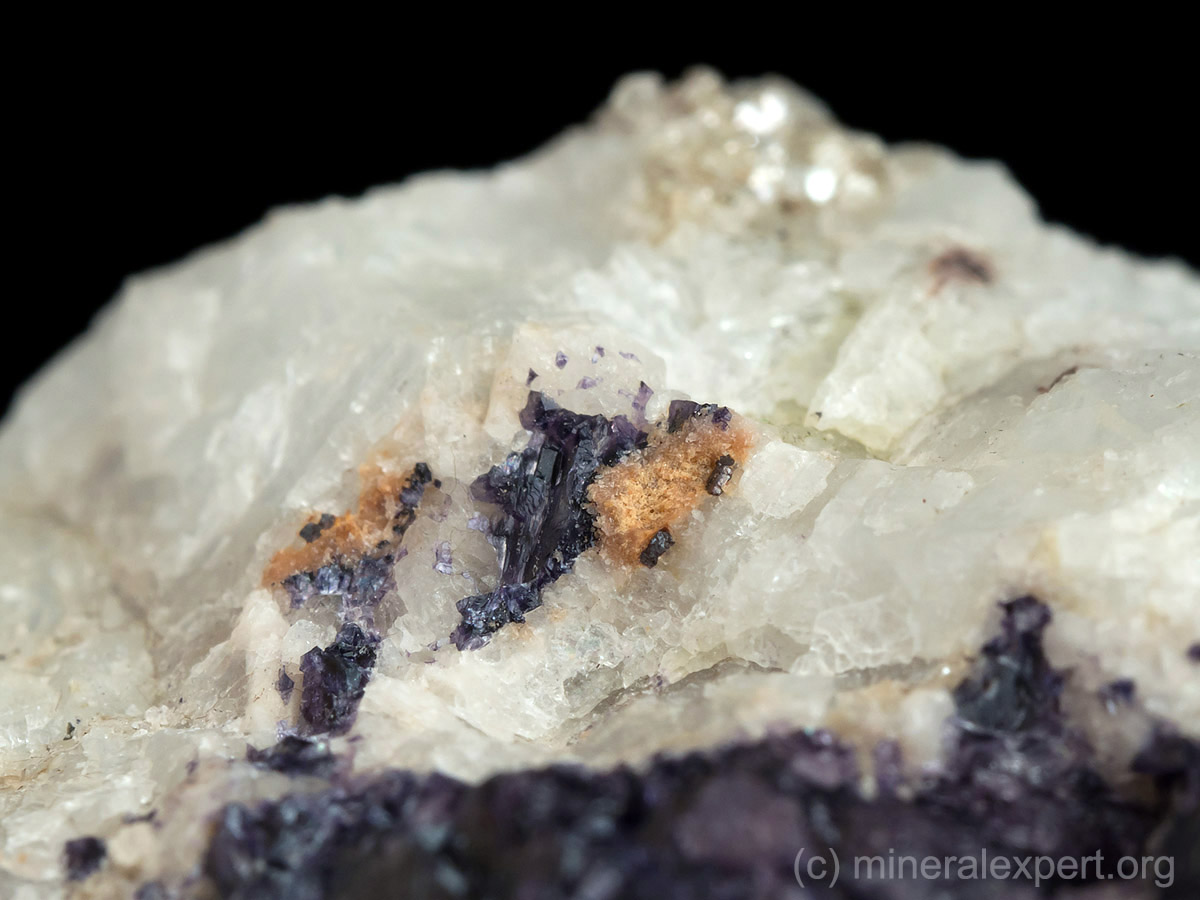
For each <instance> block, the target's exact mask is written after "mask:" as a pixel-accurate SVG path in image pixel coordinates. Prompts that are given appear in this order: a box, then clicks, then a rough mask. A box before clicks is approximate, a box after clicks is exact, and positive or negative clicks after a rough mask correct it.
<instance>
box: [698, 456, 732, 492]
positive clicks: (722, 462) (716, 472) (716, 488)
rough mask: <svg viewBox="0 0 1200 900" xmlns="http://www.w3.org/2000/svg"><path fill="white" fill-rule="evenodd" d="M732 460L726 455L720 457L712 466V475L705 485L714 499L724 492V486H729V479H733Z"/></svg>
mask: <svg viewBox="0 0 1200 900" xmlns="http://www.w3.org/2000/svg"><path fill="white" fill-rule="evenodd" d="M733 466H734V460H733V457H732V456H729V455H728V454H725V455H722V456H721V457H720V458H719V459H718V460H717V462H716V465H714V466H713V470H712V473H711V474H710V475H709V476H708V483H707V484H706V485H705V490H707V491H708V492H709V493H710V494H712V495H713V496H714V497H719V496H721V494H723V493H724V492H725V485H727V484H729V479H731V478H733Z"/></svg>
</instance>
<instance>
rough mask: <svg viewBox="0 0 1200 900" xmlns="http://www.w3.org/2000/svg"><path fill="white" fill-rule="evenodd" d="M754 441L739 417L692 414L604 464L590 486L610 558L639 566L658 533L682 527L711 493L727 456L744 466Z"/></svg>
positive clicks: (601, 538) (604, 547)
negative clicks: (717, 421)
mask: <svg viewBox="0 0 1200 900" xmlns="http://www.w3.org/2000/svg"><path fill="white" fill-rule="evenodd" d="M752 446H753V438H752V435H751V433H750V431H749V430H748V429H747V428H746V427H745V425H744V424H743V423H742V420H741V417H739V416H734V417H733V419H732V421H730V423H729V425H728V427H727V428H725V429H722V428H720V427H719V426H718V425H714V424H713V423H712V422H711V421H707V420H697V419H693V420H692V421H691V422H689V423H688V424H687V425H685V426H684V427H683V428H682V429H680V430H679V431H677V432H676V433H674V434H669V433H665V432H663V431H659V432H656V433H655V434H654V435H652V436H651V443H650V446H648V447H647V448H646V449H644V450H640V451H638V452H637V453H634V454H631V455H630V456H628V457H626V458H625V459H623V460H621V462H619V463H617V464H616V465H615V466H613V467H612V468H609V469H604V470H603V471H602V472H601V473H600V474H599V475H597V476H596V480H595V481H594V482H592V485H591V487H590V488H589V489H588V499H589V501H590V502H591V503H592V505H593V507H594V510H595V513H596V530H597V532H598V533H599V542H598V544H599V548H600V552H601V554H603V555H604V557H605V558H607V559H609V560H611V561H613V562H618V563H623V564H627V565H638V564H639V557H640V555H641V553H642V551H643V550H645V549H646V545H647V544H648V543H649V542H650V539H651V538H652V537H653V536H654V534H655V533H656V532H657V531H659V530H660V529H662V528H668V529H670V528H672V527H673V526H678V525H679V524H680V523H681V522H682V521H683V520H684V519H686V518H687V517H688V516H689V515H690V514H691V512H692V510H694V509H696V507H698V506H699V505H700V503H701V502H703V501H704V500H705V499H706V498H708V497H710V494H709V493H708V490H707V485H708V480H709V477H710V476H711V475H712V473H713V469H714V468H715V467H716V465H717V460H719V459H720V458H721V457H722V456H730V457H732V458H733V460H734V462H735V464H736V465H737V466H738V467H739V468H740V467H741V466H742V465H743V464H744V463H745V461H746V458H747V456H748V455H749V453H750V449H751V447H752Z"/></svg>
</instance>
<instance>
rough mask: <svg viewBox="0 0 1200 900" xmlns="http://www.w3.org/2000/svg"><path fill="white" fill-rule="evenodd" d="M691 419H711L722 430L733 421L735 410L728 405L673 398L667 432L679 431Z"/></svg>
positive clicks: (669, 407) (668, 412) (668, 411)
mask: <svg viewBox="0 0 1200 900" xmlns="http://www.w3.org/2000/svg"><path fill="white" fill-rule="evenodd" d="M689 419H709V420H710V421H711V422H712V423H713V424H714V425H716V426H717V427H719V428H720V429H721V430H722V431H724V430H725V429H726V428H728V427H729V423H730V422H732V421H733V412H732V411H731V410H730V409H729V407H727V406H717V405H716V404H715V403H696V402H695V401H694V400H672V401H671V403H670V405H669V406H668V407H667V433H668V434H674V433H675V432H677V431H679V429H680V428H682V427H683V426H684V425H685V424H686V423H687V421H688V420H689Z"/></svg>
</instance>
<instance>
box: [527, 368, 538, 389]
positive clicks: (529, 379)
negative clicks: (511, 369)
mask: <svg viewBox="0 0 1200 900" xmlns="http://www.w3.org/2000/svg"><path fill="white" fill-rule="evenodd" d="M537 377H538V373H537V372H535V371H533V369H530V370H529V374H528V375H526V376H525V387H529V386H530V385H531V384H533V379H535V378H537Z"/></svg>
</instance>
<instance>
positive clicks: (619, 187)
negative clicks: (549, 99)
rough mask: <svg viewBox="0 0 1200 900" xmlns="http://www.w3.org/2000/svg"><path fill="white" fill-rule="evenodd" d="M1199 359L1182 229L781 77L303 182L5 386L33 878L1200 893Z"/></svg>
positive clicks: (10, 825) (656, 891) (479, 890)
mask: <svg viewBox="0 0 1200 900" xmlns="http://www.w3.org/2000/svg"><path fill="white" fill-rule="evenodd" d="M1198 399H1200V281H1198V280H1197V278H1196V276H1195V275H1194V274H1193V273H1191V272H1189V271H1188V270H1187V269H1186V268H1185V267H1184V266H1182V265H1179V264H1177V263H1171V262H1147V261H1141V260H1136V259H1132V258H1130V257H1129V256H1127V255H1126V254H1124V253H1122V252H1120V251H1117V250H1113V249H1103V248H1098V247H1096V246H1094V245H1093V244H1092V243H1090V242H1089V241H1087V240H1085V239H1083V238H1080V237H1078V236H1076V235H1074V234H1071V233H1069V232H1068V231H1066V230H1064V229H1062V228H1060V227H1056V226H1050V225H1046V224H1045V223H1043V222H1041V221H1040V220H1039V218H1038V216H1037V213H1036V210H1035V208H1034V206H1033V203H1032V202H1031V200H1030V199H1029V198H1028V197H1027V196H1026V195H1025V194H1023V193H1022V192H1021V190H1020V189H1019V188H1018V187H1017V186H1016V185H1015V184H1014V183H1013V182H1012V180H1011V179H1010V178H1009V176H1008V175H1007V174H1006V173H1005V171H1004V170H1003V169H1002V168H1001V167H1000V166H998V165H996V164H993V163H980V162H966V161H963V160H959V159H956V158H955V157H953V156H952V155H951V154H949V153H947V152H945V151H942V150H938V149H936V148H931V147H926V146H899V147H891V148H889V147H885V146H884V145H883V144H882V143H881V142H879V141H878V140H876V139H874V138H872V137H870V136H867V135H863V134H859V133H855V132H852V131H849V130H847V129H845V128H843V127H842V126H840V125H839V124H838V123H837V122H836V121H835V120H834V119H833V118H832V117H831V115H830V114H829V113H828V111H826V110H825V109H824V108H823V107H822V106H821V104H820V103H819V102H817V101H816V100H814V99H813V98H812V97H810V96H808V95H807V94H805V93H803V92H802V91H801V90H799V89H797V88H795V87H794V86H792V85H790V84H787V83H784V82H780V81H777V80H771V79H767V80H762V81H754V82H746V83H735V84H727V83H725V82H723V81H722V80H721V79H720V78H719V77H717V76H715V75H714V74H712V73H709V72H697V73H694V74H692V75H690V76H688V77H687V78H685V79H684V80H682V81H681V82H679V83H677V84H664V83H662V81H661V80H659V79H657V78H655V77H652V76H633V77H631V78H629V79H627V80H625V81H623V82H621V84H619V85H618V86H617V88H616V90H615V91H614V94H613V97H612V99H611V101H610V102H609V104H608V105H607V107H606V108H605V109H604V110H603V111H602V112H601V113H600V114H599V115H598V116H597V117H596V118H595V120H594V121H592V122H590V123H589V124H587V125H586V126H583V127H581V128H578V129H573V130H571V131H570V132H568V133H567V134H565V135H563V137H561V138H560V139H558V140H557V141H555V142H554V143H552V144H551V145H550V146H548V147H547V148H545V149H544V150H542V151H540V152H538V153H536V154H534V155H533V156H531V157H529V158H528V159H526V160H522V161H519V162H516V163H512V164H509V165H505V166H502V167H500V168H498V169H497V170H495V171H494V172H491V173H473V174H446V173H443V174H433V175H426V176H421V177H418V178H414V179H412V180H411V181H410V182H408V183H406V184H404V185H401V186H398V187H392V188H384V189H380V190H377V191H375V192H372V193H370V194H368V195H367V196H366V197H364V198H362V199H361V200H356V201H343V200H330V201H326V202H323V203H320V204H315V205H312V206H309V207H303V208H292V209H288V210H283V211H280V212H277V213H273V214H272V215H271V216H269V217H268V219H267V220H266V221H265V222H264V223H262V224H261V225H259V226H257V227H255V228H254V229H252V230H251V231H249V232H248V233H247V234H245V235H243V236H241V237H239V238H237V239H236V240H234V241H231V242H228V243H226V244H225V245H223V246H220V247H216V248H212V249H209V250H205V251H202V252H200V253H198V254H197V255H195V256H194V257H192V258H191V259H188V260H186V261H184V262H182V263H180V264H178V265H176V266H173V267H170V268H167V269H164V270H161V271H158V272H155V273H151V274H147V275H141V276H137V277H135V278H133V279H131V280H130V282H129V284H128V285H127V286H126V288H125V289H124V290H123V292H122V294H121V296H120V297H119V298H118V300H117V301H116V302H115V304H114V305H113V306H112V307H111V308H110V309H109V310H107V311H106V312H105V313H104V314H103V315H102V316H101V317H100V318H99V319H98V320H97V322H96V324H95V326H94V327H93V329H92V331H91V332H90V333H89V334H88V335H86V336H85V337H84V338H83V339H81V340H80V341H79V342H77V343H76V344H74V345H73V346H71V347H70V348H68V349H67V350H66V351H64V353H63V354H62V356H61V357H60V358H59V359H58V360H56V361H55V362H54V363H53V364H52V365H51V366H49V367H48V368H47V369H46V370H45V371H43V372H42V373H41V374H39V375H38V376H37V377H36V378H35V379H34V380H33V381H32V382H31V383H30V384H29V385H28V386H27V387H26V388H25V390H24V392H23V394H22V396H21V398H20V400H19V402H18V403H17V404H16V406H15V408H14V410H13V412H12V414H11V415H10V417H9V418H8V419H7V421H6V422H5V423H4V426H3V429H2V431H0V498H2V500H0V503H2V505H3V512H4V515H3V517H2V518H0V532H2V538H3V539H2V540H0V548H2V549H0V554H2V555H3V556H2V563H3V573H4V574H3V577H2V579H0V617H2V621H3V622H4V623H5V626H6V627H5V629H4V631H3V632H2V633H0V896H4V897H9V896H12V897H15V898H19V900H34V898H41V897H47V898H54V897H62V896H66V895H67V892H68V891H75V892H78V893H79V894H80V895H81V896H83V895H88V896H104V897H108V896H113V897H117V896H121V897H124V896H131V895H135V894H136V895H137V896H139V897H142V898H155V900H158V898H163V897H172V898H179V897H192V896H196V897H205V896H213V895H214V893H215V894H216V895H217V896H221V895H225V896H240V897H271V896H288V897H314V898H315V897H332V896H338V897H364V898H365V897H372V896H380V894H379V890H380V888H379V885H381V884H382V885H385V886H386V891H387V892H388V893H386V894H384V896H393V895H399V894H403V895H404V896H478V895H487V896H496V897H504V896H520V897H530V896H544V897H556V896H568V895H569V896H588V897H596V898H600V897H637V896H736V897H742V896H754V895H758V896H767V897H789V896H791V897H794V896H799V894H798V891H800V890H802V889H801V888H800V885H799V884H798V881H797V879H798V877H799V878H802V879H807V878H808V877H809V874H810V872H809V869H807V868H805V867H804V864H803V862H804V860H805V859H806V858H809V857H806V856H804V854H809V855H810V856H811V855H812V854H814V853H816V852H817V851H818V850H819V849H820V848H825V850H836V851H837V852H838V853H840V854H843V855H844V856H847V855H848V856H860V855H862V856H868V857H879V858H880V860H881V861H888V860H891V859H893V856H892V855H890V854H892V853H894V854H895V855H902V854H905V853H909V854H912V853H915V854H920V855H940V856H956V857H959V858H962V859H978V858H979V857H980V856H981V854H982V853H983V852H984V851H986V852H987V853H988V854H989V855H993V856H994V855H1000V856H1004V857H1005V858H1009V859H1018V858H1022V857H1025V856H1030V857H1032V856H1039V855H1041V856H1045V857H1046V858H1049V859H1053V860H1060V859H1068V858H1074V857H1075V856H1077V855H1085V856H1087V855H1090V854H1093V853H1102V854H1104V858H1105V859H1106V860H1108V864H1109V865H1110V866H1111V865H1113V854H1115V855H1116V858H1118V859H1119V858H1120V857H1121V856H1123V855H1129V856H1130V857H1137V858H1138V859H1139V860H1145V859H1147V858H1150V857H1153V860H1154V865H1152V866H1151V867H1150V870H1149V871H1147V870H1146V868H1145V866H1142V868H1141V870H1140V872H1139V873H1138V876H1137V877H1136V878H1126V877H1125V876H1124V875H1123V874H1122V873H1121V872H1119V871H1117V870H1116V869H1115V868H1103V867H1099V866H1097V867H1094V868H1093V869H1092V870H1091V871H1090V873H1089V874H1086V875H1084V876H1082V877H1080V876H1078V875H1076V876H1065V875H1063V874H1062V873H1061V871H1059V870H1056V874H1055V875H1054V877H1053V878H1048V879H1046V880H1044V881H1043V882H1042V883H1040V884H1035V883H1034V882H1033V880H1031V879H1030V878H1027V877H1026V878H1023V877H1013V878H1009V879H1006V880H1003V881H998V880H989V881H986V882H984V881H975V882H973V883H972V885H971V887H970V892H971V893H973V894H978V895H986V896H996V897H1009V896H1011V897H1027V896H1030V895H1033V894H1036V893H1038V892H1039V891H1040V892H1042V893H1046V892H1052V891H1053V892H1057V893H1058V894H1060V895H1062V894H1066V895H1070V894H1071V893H1081V894H1083V895H1086V896H1089V897H1095V896H1101V895H1102V896H1105V897H1134V896H1139V897H1140V896H1146V895H1147V893H1146V892H1147V891H1151V892H1152V891H1155V890H1158V889H1159V888H1162V889H1163V891H1164V892H1165V893H1166V894H1167V895H1170V892H1172V891H1173V892H1175V896H1181V897H1191V896H1195V892H1196V885H1197V880H1198V878H1200V876H1198V874H1197V872H1198V871H1200V861H1198V860H1197V858H1196V850H1195V848H1196V847H1197V846H1200V841H1198V840H1197V822H1198V821H1200V812H1198V808H1200V800H1198V798H1197V795H1198V794H1200V788H1198V787H1197V785H1198V784H1200V770H1198V767H1197V754H1198V752H1200V751H1198V750H1197V746H1198V745H1197V739H1198V738H1200V730H1198V729H1200V726H1198V724H1197V723H1200V677H1198V673H1200V668H1198V667H1197V664H1196V663H1197V660H1198V659H1200V650H1198V649H1197V648H1198V647H1200V454H1198V453H1197V450H1196V448H1197V447H1200V415H1198V413H1197V401H1198ZM668 548H669V549H668ZM663 551H665V552H663ZM644 555H645V559H643V556H644ZM651 562H652V563H653V564H652V565H651V564H650V563H651ZM1034 598H1036V599H1034ZM998 602H1003V605H1002V606H1000V607H998V606H997V603H998ZM248 745H249V746H250V747H251V748H257V749H252V750H250V751H248V750H247V746H248ZM802 851H803V853H802ZM821 852H824V851H821ZM1166 860H1169V861H1170V865H1171V867H1172V868H1171V870H1170V872H1169V877H1167V876H1168V873H1167V872H1166V869H1165V866H1166ZM1110 874H1115V875H1116V876H1117V877H1115V878H1108V877H1106V876H1108V875H1110ZM967 877H968V876H967V875H966V874H964V873H963V872H961V871H959V870H955V871H954V872H952V873H945V872H943V873H940V874H939V876H938V877H937V878H936V879H924V880H922V879H920V878H911V877H910V878H899V879H897V878H886V877H885V878H875V877H874V876H872V875H871V874H870V873H867V874H865V875H864V874H863V873H862V872H861V871H860V872H859V873H855V872H854V871H853V866H852V865H851V867H850V870H849V871H848V872H845V873H844V881H842V882H841V883H839V885H837V886H831V885H829V884H827V883H826V884H823V886H822V890H826V891H828V892H830V893H832V894H833V895H835V896H836V895H838V894H839V892H840V894H841V895H842V896H864V895H874V896H890V897H917V896H934V895H941V896H946V895H962V894H963V893H966V891H964V890H962V882H964V881H965V880H966V879H967ZM68 879H76V880H71V881H68ZM868 881H870V882H874V883H871V884H868V883H867V882H868ZM885 882H886V883H885ZM1167 882H1169V884H1168V883H1167ZM810 887H811V885H810ZM956 891H957V893H956ZM1097 891H1099V892H1101V893H1100V894H1097V893H1096V892H1097ZM1089 892H1090V893H1089Z"/></svg>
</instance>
